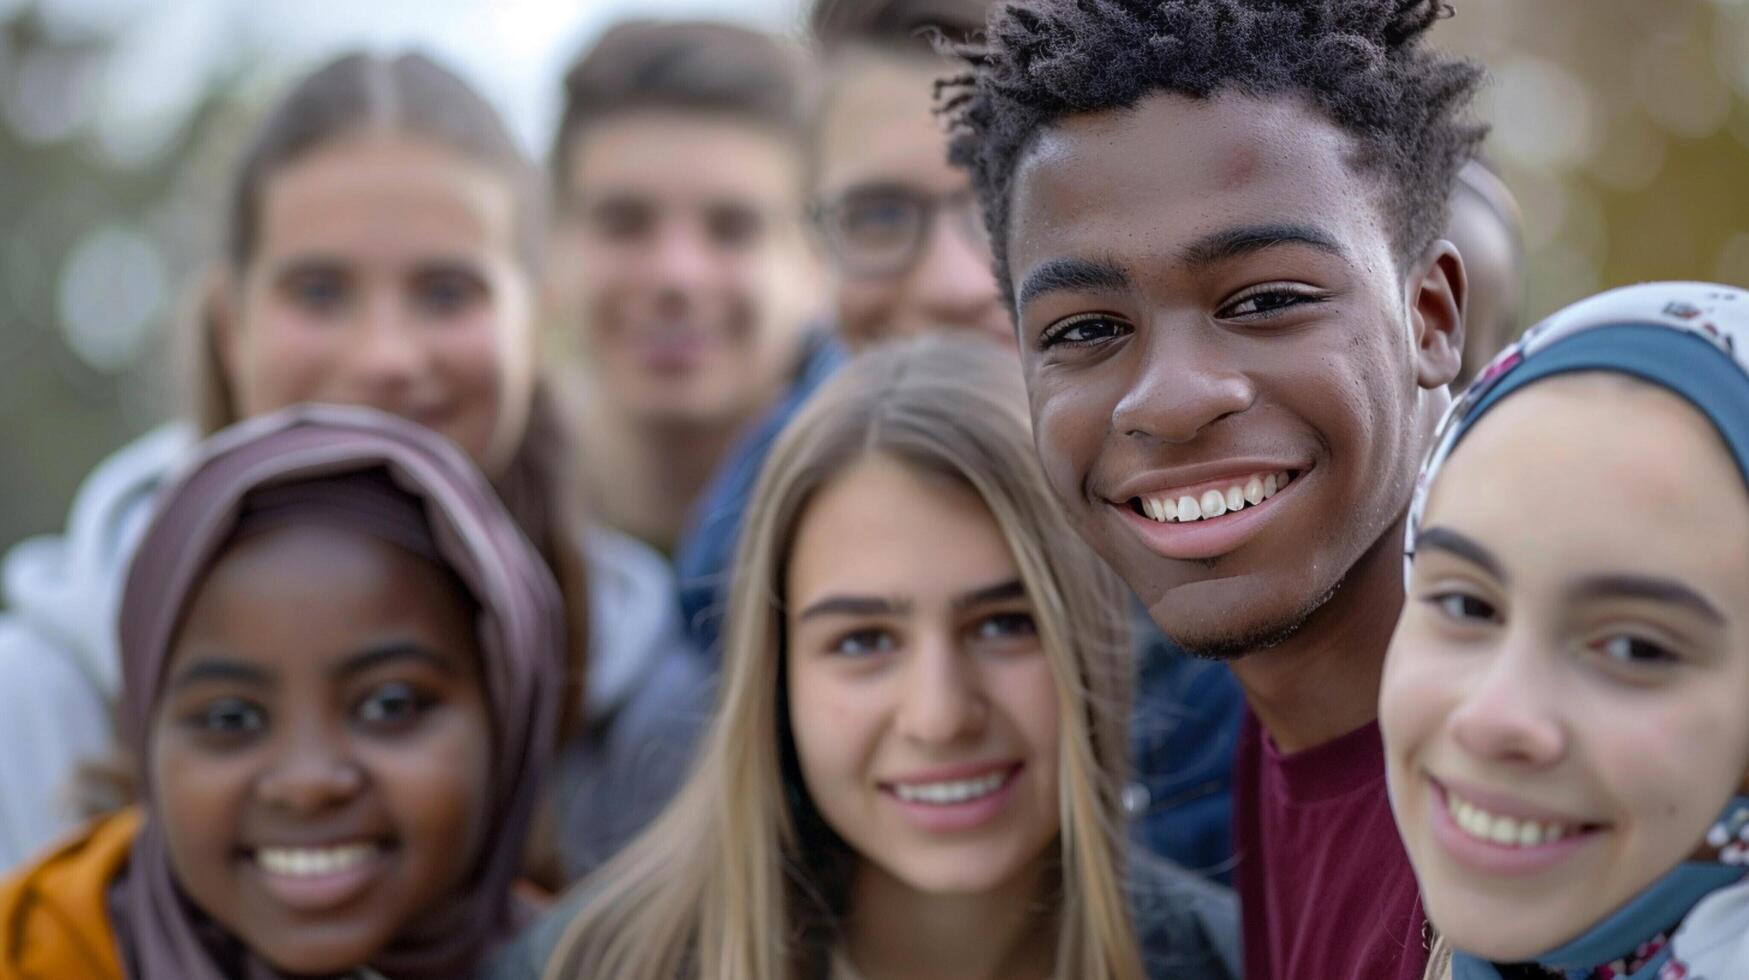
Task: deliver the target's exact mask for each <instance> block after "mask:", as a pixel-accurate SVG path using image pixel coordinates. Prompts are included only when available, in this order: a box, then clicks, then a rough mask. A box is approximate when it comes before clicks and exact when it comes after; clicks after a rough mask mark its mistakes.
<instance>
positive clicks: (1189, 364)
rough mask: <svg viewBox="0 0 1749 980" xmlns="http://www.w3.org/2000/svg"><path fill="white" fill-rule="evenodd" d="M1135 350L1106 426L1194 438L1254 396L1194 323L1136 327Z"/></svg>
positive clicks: (1144, 435)
mask: <svg viewBox="0 0 1749 980" xmlns="http://www.w3.org/2000/svg"><path fill="white" fill-rule="evenodd" d="M1136 329H1137V330H1138V333H1139V334H1140V335H1139V336H1135V337H1131V338H1130V341H1129V342H1130V343H1131V344H1133V345H1136V354H1135V356H1134V358H1133V360H1132V361H1131V368H1130V370H1131V372H1132V375H1131V378H1130V384H1129V385H1128V387H1127V389H1126V391H1125V392H1124V395H1123V397H1122V398H1121V399H1119V401H1118V403H1117V405H1116V406H1115V407H1114V408H1113V409H1112V419H1111V421H1112V428H1113V429H1114V430H1116V431H1117V432H1120V433H1122V434H1124V435H1127V436H1132V437H1136V438H1140V439H1147V440H1157V441H1160V442H1166V443H1184V442H1190V441H1191V440H1193V439H1195V438H1196V437H1197V435H1198V434H1199V433H1201V432H1202V431H1203V429H1205V428H1206V427H1208V426H1209V425H1211V424H1213V423H1215V422H1218V421H1220V420H1221V419H1223V418H1226V417H1227V416H1229V415H1234V414H1237V413H1239V412H1243V411H1244V410H1245V409H1247V408H1249V407H1250V406H1251V403H1252V402H1253V401H1254V400H1255V399H1256V397H1257V391H1256V388H1255V387H1254V386H1253V384H1252V382H1251V380H1250V379H1249V378H1248V377H1246V376H1245V375H1244V374H1243V373H1241V372H1239V371H1238V370H1235V369H1234V368H1233V367H1232V365H1231V364H1230V363H1229V362H1228V361H1227V360H1226V359H1225V358H1223V357H1222V356H1221V352H1220V351H1219V349H1218V345H1216V344H1214V343H1212V342H1211V341H1210V340H1209V338H1207V337H1205V336H1202V330H1203V327H1202V325H1201V324H1200V323H1198V322H1170V321H1166V320H1159V321H1156V322H1154V323H1152V324H1148V325H1145V326H1141V327H1138V328H1136Z"/></svg>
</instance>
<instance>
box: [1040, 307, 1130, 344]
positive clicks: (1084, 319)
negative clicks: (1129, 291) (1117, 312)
mask: <svg viewBox="0 0 1749 980" xmlns="http://www.w3.org/2000/svg"><path fill="white" fill-rule="evenodd" d="M1129 329H1130V328H1129V325H1128V324H1126V323H1124V322H1123V321H1121V320H1118V319H1116V318H1115V317H1110V316H1105V315H1103V314H1083V315H1081V316H1075V317H1070V318H1069V319H1067V320H1061V321H1058V322H1057V323H1054V324H1052V325H1051V326H1049V327H1047V328H1046V329H1045V332H1044V333H1043V334H1042V335H1041V336H1040V337H1039V340H1038V345H1039V348H1040V349H1041V350H1049V349H1050V348H1052V347H1059V346H1069V347H1089V346H1092V345H1094V344H1098V343H1101V342H1103V341H1107V340H1112V339H1115V338H1117V337H1120V336H1122V335H1123V334H1125V333H1127V332H1128V331H1129Z"/></svg>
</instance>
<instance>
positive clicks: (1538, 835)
mask: <svg viewBox="0 0 1749 980" xmlns="http://www.w3.org/2000/svg"><path fill="white" fill-rule="evenodd" d="M1435 786H1437V787H1438V788H1439V790H1440V794H1439V795H1440V797H1441V799H1442V801H1443V805H1444V806H1445V809H1446V813H1447V814H1449V815H1450V816H1451V821H1452V823H1454V824H1456V825H1457V828H1458V830H1460V831H1462V832H1463V834H1464V836H1466V837H1469V838H1470V839H1472V840H1476V841H1480V842H1482V843H1484V844H1493V845H1494V846H1496V847H1507V848H1533V847H1545V846H1547V845H1549V844H1555V843H1559V842H1560V841H1563V840H1566V839H1567V838H1570V837H1578V836H1581V835H1583V834H1589V833H1595V832H1597V831H1599V830H1602V829H1603V825H1602V824H1595V823H1582V822H1574V821H1562V820H1538V819H1531V818H1527V817H1511V816H1506V815H1504V814H1499V813H1494V812H1492V811H1489V810H1486V809H1484V808H1482V807H1481V806H1480V805H1478V804H1476V803H1473V802H1471V801H1470V800H1468V799H1465V798H1464V797H1463V796H1461V795H1460V794H1459V793H1458V792H1457V791H1456V790H1454V789H1452V788H1451V787H1449V786H1444V785H1441V784H1439V783H1437V782H1436V783H1435Z"/></svg>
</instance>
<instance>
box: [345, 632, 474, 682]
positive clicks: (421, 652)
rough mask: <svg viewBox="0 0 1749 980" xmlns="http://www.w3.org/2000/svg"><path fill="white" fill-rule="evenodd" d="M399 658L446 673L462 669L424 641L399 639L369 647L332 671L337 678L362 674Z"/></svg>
mask: <svg viewBox="0 0 1749 980" xmlns="http://www.w3.org/2000/svg"><path fill="white" fill-rule="evenodd" d="M397 660H414V661H418V662H420V663H423V664H426V665H427V666H429V667H432V668H434V669H436V670H439V671H442V672H443V673H445V674H454V673H457V672H458V671H459V670H460V666H459V665H458V664H456V663H454V662H453V661H452V660H451V659H450V658H448V657H444V656H442V655H440V654H438V653H436V652H435V651H433V650H432V649H431V648H430V647H427V646H425V645H424V644H423V643H416V642H414V641H412V640H397V641H393V642H389V643H381V644H377V645H375V646H371V647H367V648H365V649H363V650H361V651H359V652H358V653H355V654H353V655H352V656H350V657H347V658H346V659H345V660H342V661H341V662H340V663H339V664H337V665H336V666H335V667H334V669H333V670H332V671H331V673H332V674H333V675H334V676H335V677H337V678H345V677H350V676H352V675H354V674H362V673H364V672H365V671H367V670H371V669H373V668H376V667H381V666H383V665H384V664H391V663H394V662H395V661H397Z"/></svg>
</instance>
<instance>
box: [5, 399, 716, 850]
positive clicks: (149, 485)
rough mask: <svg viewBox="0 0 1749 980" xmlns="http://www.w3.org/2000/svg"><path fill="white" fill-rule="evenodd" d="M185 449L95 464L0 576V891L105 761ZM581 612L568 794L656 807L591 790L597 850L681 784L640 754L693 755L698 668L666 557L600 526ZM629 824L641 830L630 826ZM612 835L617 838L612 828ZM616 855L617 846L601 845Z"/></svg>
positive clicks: (593, 538) (702, 679)
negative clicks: (139, 583) (121, 640)
mask: <svg viewBox="0 0 1749 980" xmlns="http://www.w3.org/2000/svg"><path fill="white" fill-rule="evenodd" d="M194 445H195V436H194V431H193V429H191V428H190V427H188V426H186V425H169V426H165V427H164V428H161V429H158V430H157V431H154V432H152V433H149V434H147V435H145V436H143V437H141V438H140V439H138V440H136V441H134V442H133V443H132V444H130V445H129V446H127V447H126V448H125V449H122V450H121V451H120V452H118V453H116V454H115V455H113V456H111V457H110V458H108V459H106V460H104V461H103V462H102V463H100V464H99V465H98V467H97V469H95V470H93V471H92V473H91V476H89V477H88V478H87V479H86V481H85V484H84V485H83V486H82V487H80V489H79V493H78V496H77V497H76V498H75V499H74V502H73V509H72V514H71V517H70V519H69V522H68V527H67V533H66V534H65V535H62V536H45V537H40V538H33V539H31V540H29V541H25V542H23V543H21V544H19V545H18V546H17V547H15V548H13V550H12V551H11V553H10V554H8V555H7V556H6V560H5V564H4V570H3V572H0V597H3V598H4V603H5V606H4V612H0V877H4V876H5V875H6V873H7V872H8V871H10V870H11V869H13V868H15V867H16V866H18V865H20V864H22V863H23V862H24V861H25V860H27V859H29V858H31V857H32V856H33V855H35V854H36V853H37V852H38V851H40V850H42V849H43V848H44V847H46V846H47V845H49V844H51V843H53V842H54V841H55V839H56V838H58V837H59V836H61V835H62V834H64V833H67V832H68V831H70V830H72V829H73V828H74V827H76V826H77V825H78V824H79V822H80V819H81V814H80V813H79V812H78V808H77V806H76V805H75V796H74V788H75V787H74V777H75V776H76V775H77V772H78V770H79V767H80V766H81V765H84V764H88V763H94V762H105V761H110V760H112V759H114V758H115V748H114V744H113V738H114V732H115V723H114V718H113V716H112V710H113V709H112V707H111V706H112V705H113V704H114V703H115V701H116V696H117V694H118V693H119V687H120V683H121V676H120V673H121V667H120V658H119V654H118V652H117V638H116V626H115V624H116V620H117V616H118V612H119V607H120V603H121V590H122V586H123V584H124V582H125V580H126V576H127V567H128V562H129V561H130V560H131V558H132V557H133V553H134V548H135V547H137V546H138V544H139V540H140V535H141V534H142V533H144V531H145V526H146V523H147V521H148V520H149V519H150V518H151V515H152V504H153V501H154V499H155V497H156V495H157V493H158V490H159V489H160V487H161V486H162V485H163V483H164V480H165V479H166V478H167V477H168V476H169V475H170V474H171V473H172V472H173V471H174V470H175V469H176V467H177V466H178V464H179V463H180V462H182V461H183V460H184V459H186V458H188V455H189V453H190V451H191V449H192V447H193V446H194ZM584 556H585V559H586V562H587V565H588V577H589V602H590V631H589V632H590V651H589V657H590V663H589V668H588V672H589V673H588V676H589V681H590V683H589V691H588V693H587V696H586V697H585V702H586V717H587V718H589V719H590V720H591V724H590V726H589V728H590V731H591V733H592V734H591V736H590V737H589V738H587V739H586V740H585V741H587V742H588V743H590V744H588V745H577V746H572V747H570V751H569V753H568V764H566V765H565V766H563V769H564V770H565V771H566V776H567V777H568V778H567V779H566V781H567V782H572V781H575V783H577V784H580V786H584V787H589V788H591V789H600V788H605V787H615V788H618V787H621V786H623V785H625V783H626V781H627V780H630V781H631V782H632V783H634V784H636V785H638V786H640V787H643V788H644V789H645V790H646V795H648V796H650V797H651V799H650V800H648V801H647V802H646V803H645V805H644V806H639V807H631V806H625V805H624V804H623V803H622V804H621V805H620V806H617V807H616V806H615V805H614V800H613V799H612V798H611V796H612V795H613V794H605V793H604V794H600V795H598V794H596V793H593V792H585V793H584V794H583V801H586V802H583V801H579V802H580V803H581V805H580V806H578V807H577V810H578V811H580V812H577V813H576V814H575V816H574V820H578V821H580V822H581V823H583V824H584V825H586V826H588V827H589V828H590V829H591V831H592V833H591V835H590V836H592V837H593V836H594V834H595V833H601V832H604V830H605V828H599V827H597V826H596V825H598V824H599V823H601V822H603V821H604V820H605V816H606V814H608V813H610V812H612V813H626V812H629V813H631V814H632V815H633V816H634V818H635V819H638V820H642V819H646V818H647V817H648V815H649V813H650V811H651V809H652V808H653V807H656V806H659V804H660V803H661V802H665V801H666V797H667V794H668V793H669V792H671V791H672V788H673V787H672V784H673V782H674V781H675V780H676V778H677V777H676V775H675V774H674V773H671V772H669V771H666V770H667V767H663V766H651V765H650V759H649V752H650V743H651V742H660V743H664V748H665V749H666V750H667V752H666V753H664V754H665V755H666V754H670V753H672V754H675V755H677V756H678V758H680V759H682V760H683V759H684V758H686V757H687V756H688V755H689V749H690V746H689V745H687V744H684V743H686V742H688V741H689V740H690V738H691V737H692V735H693V734H694V732H693V731H692V728H693V726H692V725H684V724H677V723H675V722H674V721H673V719H674V718H675V717H680V718H683V719H688V720H691V719H693V718H695V717H696V715H697V714H699V713H700V709H699V707H698V706H699V705H701V704H702V705H706V706H708V704H709V682H708V678H707V677H706V676H705V671H704V668H703V664H702V661H701V660H700V659H699V658H698V657H697V656H696V655H695V654H694V653H693V652H692V651H691V649H690V647H689V646H688V641H687V639H686V636H685V632H684V631H683V630H682V629H681V624H680V612H679V603H678V599H677V597H676V591H675V587H674V581H673V575H672V573H671V572H670V571H669V569H668V566H667V563H666V562H664V561H663V560H662V558H661V556H659V555H657V554H656V553H655V552H654V551H652V550H651V549H649V548H648V547H646V546H645V545H643V544H641V543H639V542H637V541H634V540H632V539H631V538H628V537H626V536H624V535H622V534H619V533H617V532H614V531H610V530H607V529H605V528H599V527H598V528H592V529H590V531H589V533H588V538H587V540H586V541H585V543H584ZM634 826H635V825H634ZM616 830H617V828H616ZM608 837H609V838H610V839H611V844H612V845H613V846H615V847H616V846H617V845H618V844H619V843H621V842H622V841H623V832H614V833H610V834H608Z"/></svg>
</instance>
